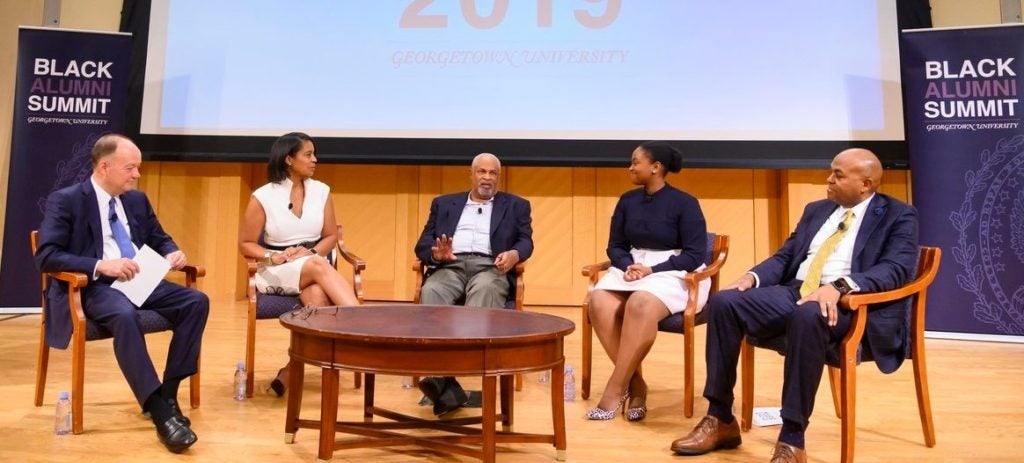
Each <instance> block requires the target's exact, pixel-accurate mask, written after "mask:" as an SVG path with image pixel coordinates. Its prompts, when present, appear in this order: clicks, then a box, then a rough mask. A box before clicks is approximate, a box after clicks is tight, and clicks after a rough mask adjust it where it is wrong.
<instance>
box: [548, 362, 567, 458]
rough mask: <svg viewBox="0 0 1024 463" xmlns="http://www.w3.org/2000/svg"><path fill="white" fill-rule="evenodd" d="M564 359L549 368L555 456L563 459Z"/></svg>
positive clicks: (564, 455) (564, 456)
mask: <svg viewBox="0 0 1024 463" xmlns="http://www.w3.org/2000/svg"><path fill="white" fill-rule="evenodd" d="M564 387H565V359H564V358H563V359H562V361H561V362H558V365H555V366H554V368H552V369H551V422H552V423H553V424H554V426H555V458H556V459H557V460H558V461H565V458H566V452H565V389H563V388H564Z"/></svg>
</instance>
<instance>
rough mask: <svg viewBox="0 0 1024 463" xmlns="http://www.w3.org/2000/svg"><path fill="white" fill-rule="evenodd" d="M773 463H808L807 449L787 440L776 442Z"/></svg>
mask: <svg viewBox="0 0 1024 463" xmlns="http://www.w3.org/2000/svg"><path fill="white" fill-rule="evenodd" d="M771 463H807V450H804V449H798V448H796V447H793V446H792V445H789V444H787V443H785V442H776V443H775V451H774V452H772V461H771Z"/></svg>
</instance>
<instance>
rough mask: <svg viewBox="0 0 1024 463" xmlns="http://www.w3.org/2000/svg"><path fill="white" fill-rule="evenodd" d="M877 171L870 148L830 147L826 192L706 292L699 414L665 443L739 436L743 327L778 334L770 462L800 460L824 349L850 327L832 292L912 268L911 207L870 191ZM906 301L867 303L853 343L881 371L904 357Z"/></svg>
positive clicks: (886, 286) (903, 275)
mask: <svg viewBox="0 0 1024 463" xmlns="http://www.w3.org/2000/svg"><path fill="white" fill-rule="evenodd" d="M881 179H882V166H881V163H880V162H879V161H878V158H877V157H876V156H875V155H874V153H872V152H870V151H868V150H865V149H848V150H845V151H843V152H841V153H839V154H838V155H837V156H836V157H835V158H834V159H833V161H832V173H831V175H829V177H828V199H827V200H820V201H816V202H813V203H811V204H809V205H807V207H806V208H805V209H804V213H803V216H802V217H801V218H800V222H799V223H798V224H797V227H796V230H795V231H794V232H793V234H792V235H790V237H789V238H788V239H787V240H786V242H785V243H784V244H783V246H782V248H781V249H779V250H778V252H776V253H775V255H773V256H771V257H769V258H768V259H766V260H765V261H763V262H761V263H760V264H758V265H757V266H755V267H754V268H753V269H751V270H750V271H749V272H747V273H746V274H745V275H743V276H741V277H740V278H739V279H738V280H736V281H735V282H733V283H732V284H731V285H729V287H727V288H725V289H723V290H722V291H720V292H719V293H717V294H715V295H714V296H712V297H711V299H710V300H709V301H708V303H707V305H706V306H705V308H704V311H705V312H706V314H707V320H708V335H707V351H706V356H707V382H706V384H705V386H704V397H705V398H707V399H708V402H709V405H708V414H707V416H705V417H704V418H703V419H701V421H700V422H699V423H698V424H697V426H696V427H695V428H694V429H693V431H691V432H690V433H689V434H688V435H686V436H684V437H682V438H680V439H677V440H676V441H674V442H672V450H673V451H674V452H676V453H677V454H680V455H700V454H703V453H707V452H710V451H712V450H716V449H719V448H734V447H736V446H738V445H740V429H739V425H738V423H737V421H736V419H735V417H734V416H733V414H732V405H733V401H734V398H733V393H732V391H733V387H734V386H735V384H736V364H737V362H738V359H739V354H740V345H741V342H742V341H743V338H744V336H747V335H750V336H753V337H754V338H759V339H767V338H772V337H775V336H779V335H785V336H786V360H785V367H784V370H783V375H784V379H783V386H782V419H783V424H782V430H781V431H780V434H779V439H778V442H777V443H776V445H775V451H774V455H773V457H772V460H771V461H772V462H776V461H778V462H790V461H792V462H804V461H806V459H807V453H806V451H805V450H804V431H805V430H806V428H807V424H808V420H809V418H810V416H811V411H812V410H813V409H814V396H815V393H816V391H817V389H818V384H819V383H820V382H821V375H822V371H823V370H824V367H825V358H826V353H827V352H828V351H829V350H834V349H836V343H838V341H840V340H841V339H842V338H843V336H845V335H846V333H847V331H849V329H850V321H851V318H852V315H851V313H850V312H849V311H848V310H839V309H838V308H837V305H836V304H837V302H838V301H839V298H840V297H841V296H842V295H843V294H846V293H848V292H877V291H886V290H891V289H895V288H897V287H900V286H902V285H904V284H905V283H907V282H908V281H910V280H911V279H912V278H913V273H914V270H915V268H916V264H917V256H918V237H917V236H918V233H917V228H918V224H917V212H916V210H915V209H914V208H913V206H909V205H907V204H905V203H903V202H900V201H898V200H896V199H894V198H891V197H889V196H886V195H884V194H881V193H877V190H878V187H879V184H880V182H881ZM819 251H821V252H819ZM815 257H818V259H815ZM805 281H807V282H808V283H805ZM907 302H908V301H906V300H904V301H898V302H895V303H892V304H884V305H877V306H872V307H871V309H870V310H871V316H870V317H868V324H867V329H866V335H865V337H864V341H863V343H862V348H863V349H865V350H866V351H868V352H869V353H870V354H871V355H872V356H873V357H874V359H875V363H876V365H878V368H879V369H880V370H881V371H882V372H885V373H891V372H893V371H895V370H896V369H897V368H899V366H900V364H901V363H902V362H903V359H905V358H906V357H907V349H908V345H909V343H908V339H907V333H908V331H909V330H908V319H907V314H908V305H907Z"/></svg>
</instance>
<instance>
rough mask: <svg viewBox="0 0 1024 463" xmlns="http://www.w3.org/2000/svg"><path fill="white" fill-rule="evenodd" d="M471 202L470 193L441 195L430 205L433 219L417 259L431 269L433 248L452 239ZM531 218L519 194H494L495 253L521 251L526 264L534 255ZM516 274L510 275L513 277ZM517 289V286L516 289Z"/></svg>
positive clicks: (493, 251) (422, 237) (418, 243)
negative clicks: (439, 241)
mask: <svg viewBox="0 0 1024 463" xmlns="http://www.w3.org/2000/svg"><path fill="white" fill-rule="evenodd" d="M467 201H469V192H468V191H466V192H463V193H454V194H450V195H444V196H438V197H437V198H434V201H432V202H431V203H430V217H428V218H427V223H426V225H424V226H423V233H421V234H420V239H419V241H418V242H417V243H416V249H415V252H416V257H417V258H419V260H420V262H423V263H424V264H426V265H428V266H430V265H431V264H432V263H434V262H433V259H432V258H431V257H430V247H431V246H433V245H434V240H436V239H437V238H439V237H440V236H441V235H447V236H448V237H451V236H452V235H454V234H455V227H456V226H458V224H459V218H461V217H462V210H463V209H465V207H466V202H467ZM531 220H532V219H531V218H530V202H529V201H527V200H525V199H523V198H520V197H518V196H516V195H513V194H509V193H503V192H500V191H499V192H498V194H496V195H494V205H493V209H492V210H491V254H493V255H495V256H497V255H498V254H501V253H503V252H505V251H509V250H512V249H515V250H516V251H519V261H520V262H525V261H526V259H529V258H530V255H532V254H533V226H532V225H531ZM513 273H514V272H509V277H510V278H512V276H513V275H512V274H513ZM513 287H514V286H513Z"/></svg>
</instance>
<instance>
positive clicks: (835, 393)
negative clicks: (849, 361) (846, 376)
mask: <svg viewBox="0 0 1024 463" xmlns="http://www.w3.org/2000/svg"><path fill="white" fill-rule="evenodd" d="M828 383H829V386H831V387H832V405H833V406H835V408H836V418H839V419H842V418H843V406H842V404H841V403H840V396H841V395H842V394H840V392H839V391H840V388H841V386H840V385H839V369H838V368H836V367H828Z"/></svg>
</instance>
